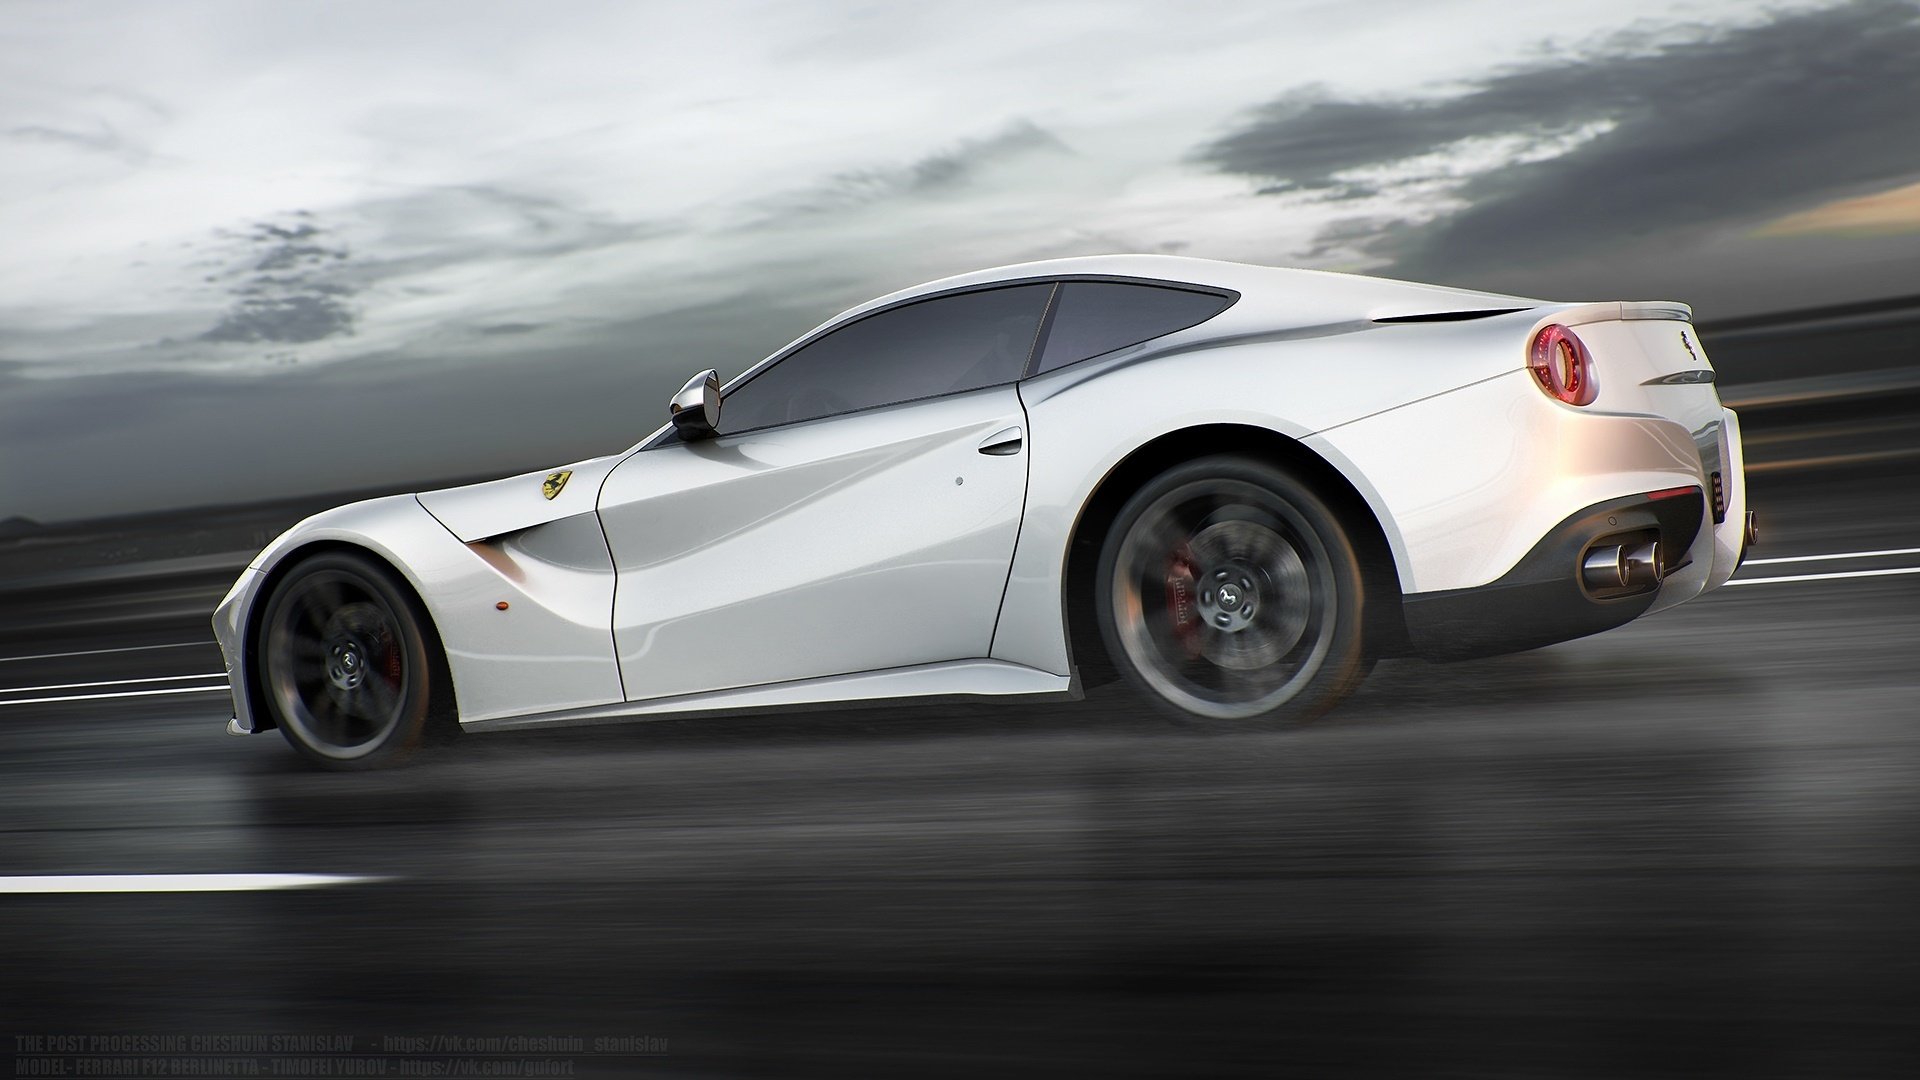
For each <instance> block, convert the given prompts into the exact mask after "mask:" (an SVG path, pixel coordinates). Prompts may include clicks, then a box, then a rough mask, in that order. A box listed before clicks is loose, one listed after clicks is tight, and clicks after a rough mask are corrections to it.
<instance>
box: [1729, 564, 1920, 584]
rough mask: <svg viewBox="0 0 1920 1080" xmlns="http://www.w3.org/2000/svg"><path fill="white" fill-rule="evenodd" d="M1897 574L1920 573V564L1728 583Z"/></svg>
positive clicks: (1775, 582) (1832, 579)
mask: <svg viewBox="0 0 1920 1080" xmlns="http://www.w3.org/2000/svg"><path fill="white" fill-rule="evenodd" d="M1896 574H1920V566H1896V567H1893V568H1891V569H1887V570H1845V571H1841V572H1840V573H1837V574H1789V575H1788V576H1786V577H1752V578H1734V579H1733V580H1732V581H1729V582H1727V584H1728V585H1778V584H1780V583H1781V582H1783V581H1836V580H1838V579H1840V578H1864V577H1892V576H1894V575H1896Z"/></svg>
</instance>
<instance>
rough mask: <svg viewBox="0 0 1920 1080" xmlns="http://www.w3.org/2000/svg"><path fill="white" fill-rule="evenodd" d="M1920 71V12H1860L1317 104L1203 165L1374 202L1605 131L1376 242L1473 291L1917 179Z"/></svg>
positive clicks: (1262, 119)
mask: <svg viewBox="0 0 1920 1080" xmlns="http://www.w3.org/2000/svg"><path fill="white" fill-rule="evenodd" d="M1916 57H1920V7H1916V5H1914V4H1912V3H1909V2H1897V0H1856V2H1852V3H1846V4H1842V5H1839V6H1835V7H1829V8H1824V9H1819V10H1814V11H1802V12H1797V13H1788V14H1779V15H1776V16H1774V17H1773V18H1771V19H1770V20H1769V21H1766V22H1763V23H1760V24H1757V25H1752V26H1748V27H1742V28H1734V29H1722V30H1709V29H1693V30H1691V31H1689V32H1687V33H1685V34H1683V35H1681V36H1679V37H1677V38H1676V37H1675V36H1674V35H1673V34H1671V33H1669V34H1666V35H1663V37H1662V39H1661V40H1658V41H1657V42H1653V41H1649V40H1647V35H1646V34H1644V33H1628V34H1622V35H1619V36H1616V37H1614V38H1612V39H1609V40H1608V41H1606V42H1604V43H1602V44H1601V46H1600V47H1599V48H1597V49H1596V50H1595V51H1594V54H1593V55H1587V56H1580V57H1577V58H1572V57H1568V56H1565V55H1553V56H1551V57H1549V58H1548V59H1547V60H1546V61H1545V62H1542V63H1539V64H1536V65H1529V66H1523V67H1518V68H1514V69H1510V70H1506V71H1502V72H1498V73H1496V74H1492V75H1489V76H1486V77H1485V78H1482V79H1480V80H1478V81H1477V82H1476V83H1474V84H1472V85H1471V87H1470V88H1469V89H1468V91H1467V92H1465V93H1463V94H1459V95H1457V96H1453V97H1447V98H1442V99H1438V100H1427V99H1418V100H1417V99H1404V100H1394V101H1342V100H1337V99H1334V98H1332V97H1330V96H1329V95H1327V94H1326V93H1325V92H1324V91H1306V92H1298V93H1295V94H1292V95H1289V96H1287V97H1284V98H1282V99H1279V100H1276V101H1274V102H1271V103H1269V104H1268V105H1266V106H1263V107H1262V108H1260V109H1258V110H1257V111H1256V112H1255V113H1254V114H1253V115H1252V117H1251V118H1250V119H1249V121H1248V122H1247V123H1246V124H1245V125H1244V126H1243V127H1241V129H1240V130H1238V131H1235V132H1233V133H1232V134H1229V135H1227V136H1226V137H1224V138H1222V139H1220V140H1218V141H1216V142H1214V143H1212V144H1210V145H1208V146H1206V147H1204V148H1202V149H1201V151H1200V152H1199V154H1198V157H1199V159H1200V160H1201V161H1203V162H1205V163H1208V164H1211V165H1213V166H1215V167H1216V168H1219V169H1221V170H1223V171H1226V172H1231V173H1240V174H1245V175H1250V176H1254V177H1258V178H1261V179H1263V180H1266V181H1269V182H1270V185H1271V186H1270V187H1269V188H1268V190H1270V191H1282V190H1294V191H1304V192H1309V193H1315V194H1318V195H1320V196H1323V197H1328V198H1332V197H1351V196H1356V195H1364V194H1366V193H1365V192H1364V191H1355V190H1354V186H1355V185H1354V184H1353V183H1352V182H1351V177H1345V176H1343V174H1348V173H1350V172H1351V171H1353V170H1367V169H1372V168H1379V167H1385V166H1391V165H1394V164H1395V163H1406V162H1408V161H1409V159H1415V158H1418V157H1419V156H1421V155H1424V154H1431V153H1437V152H1441V151H1444V150H1445V149H1446V148H1448V147H1450V146H1453V145H1454V144H1457V143H1459V142H1460V141H1461V140H1466V139H1474V138H1499V137H1510V138H1514V139H1517V140H1521V141H1531V142H1533V143H1534V144H1536V145H1537V144H1539V143H1540V142H1542V141H1546V140H1551V139H1553V138H1555V137H1565V136H1567V135H1568V134H1569V133H1572V132H1577V131H1580V130H1581V129H1582V128H1585V129H1586V137H1585V138H1584V141H1581V140H1579V139H1573V140H1569V141H1570V142H1571V143H1572V146H1571V149H1568V150H1566V151H1565V152H1564V153H1559V154H1557V155H1553V156H1545V159H1544V160H1534V161H1526V160H1524V159H1523V160H1519V161H1515V162H1513V163H1510V164H1507V165H1505V166H1503V167H1499V168H1495V169H1492V170H1490V171H1487V172H1482V173H1479V174H1477V175H1474V176H1472V177H1471V178H1469V179H1467V180H1465V182H1464V183H1463V184H1462V185H1461V186H1459V187H1458V188H1457V190H1456V191H1455V194H1456V195H1457V196H1458V197H1459V198H1460V199H1461V200H1462V201H1463V202H1464V204H1465V209H1462V210H1458V211H1457V212H1453V213H1448V214H1443V215H1442V216H1440V217H1439V218H1438V219H1436V220H1433V221H1431V222H1429V223H1427V224H1425V225H1422V226H1414V227H1407V228H1401V229H1397V230H1394V231H1391V232H1387V231H1382V232H1379V233H1377V234H1376V235H1375V236H1374V238H1373V239H1372V240H1371V241H1370V242H1368V243H1364V244H1363V245H1362V250H1364V251H1367V252H1368V253H1369V254H1373V255H1382V256H1387V257H1388V258H1390V259H1392V261H1393V262H1394V264H1395V269H1396V270H1398V271H1401V272H1406V273H1416V274H1429V273H1452V274H1454V275H1455V276H1458V275H1459V274H1460V273H1471V272H1473V270H1474V269H1476V268H1496V267H1503V266H1512V265H1514V264H1515V262H1516V261H1519V262H1525V261H1530V260H1534V259H1538V258H1540V257H1542V256H1547V255H1551V256H1552V257H1554V258H1564V253H1569V252H1572V253H1579V254H1580V255H1582V256H1584V255H1585V254H1586V253H1588V252H1591V251H1594V250H1596V249H1604V248H1608V247H1617V246H1620V245H1622V244H1631V243H1634V242H1636V241H1639V240H1644V239H1647V238H1652V237H1655V236H1660V235H1668V236H1670V237H1671V238H1673V239H1676V240H1684V239H1685V237H1686V236H1688V235H1695V236H1698V235H1701V234H1702V233H1703V232H1705V231H1708V230H1711V229H1713V228H1715V227H1719V228H1725V227H1728V226H1744V225H1746V224H1750V223H1752V222H1755V221H1758V220H1764V219H1766V218H1768V217H1771V216H1774V215H1778V214H1781V213H1784V212H1787V211H1790V210H1793V209H1798V208H1801V207H1804V206H1806V205H1808V204H1809V203H1811V202H1814V201H1818V200H1820V199H1823V198H1827V197H1833V196H1837V195H1839V194H1843V193H1848V192H1851V191H1856V190H1859V189H1861V188H1862V187H1863V186H1869V185H1874V184H1884V183H1891V182H1895V181H1899V180H1902V179H1906V178H1910V177H1912V176H1913V175H1915V174H1916V173H1920V129H1916V127H1915V123H1916V121H1915V117H1917V116H1920V62H1917V61H1916ZM1607 125H1610V127H1608V126H1607ZM1595 132H1597V134H1596V133H1595ZM1339 228H1341V227H1339V226H1337V227H1336V229H1339ZM1344 228H1345V232H1346V233H1347V235H1348V236H1352V235H1354V234H1355V233H1357V232H1361V231H1364V230H1358V229H1355V228H1354V227H1352V225H1350V224H1349V225H1347V226H1345V227H1344ZM1323 239H1324V240H1334V239H1339V237H1332V236H1329V237H1325V238H1323Z"/></svg>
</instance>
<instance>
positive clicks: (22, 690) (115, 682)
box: [0, 671, 227, 694]
mask: <svg viewBox="0 0 1920 1080" xmlns="http://www.w3.org/2000/svg"><path fill="white" fill-rule="evenodd" d="M226 677H227V676H226V674H225V673H224V672H219V671H216V672H213V673H212V674H209V675H155V676H154V677H153V678H150V679H108V680H106V681H104V682H70V683H51V684H49V685H46V686H7V687H0V694H26V693H31V692H33V691H35V690H85V689H87V688H89V687H94V686H132V685H134V684H136V683H150V682H186V681H188V680H189V679H224V678H226Z"/></svg>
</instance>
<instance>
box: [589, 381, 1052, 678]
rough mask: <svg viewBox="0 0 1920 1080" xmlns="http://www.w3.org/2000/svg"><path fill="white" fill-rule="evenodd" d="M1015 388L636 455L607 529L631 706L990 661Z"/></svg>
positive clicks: (1006, 551) (1009, 518)
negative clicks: (1000, 443) (1003, 444)
mask: <svg viewBox="0 0 1920 1080" xmlns="http://www.w3.org/2000/svg"><path fill="white" fill-rule="evenodd" d="M1025 424H1026V417H1025V414H1024V413H1023V412H1022V410H1021V408H1020V398H1019V395H1018V394H1017V393H1016V392H1015V391H1014V388H1013V387H1011V386H1001V387H994V388H991V389H987V390H978V391H974V392H972V393H968V394H960V395H955V396H952V397H943V398H935V399H931V400H927V401H918V402H908V403H905V404H901V405H894V406H889V407H886V408H881V409H873V410H869V411H866V412H861V413H855V414H852V415H849V416H842V417H837V418H833V419H828V420H819V421H812V422H808V423H800V424H791V425H786V426H781V427H775V428H768V429H765V430H761V431H752V432H744V433H741V434H738V435H722V436H720V437H719V438H715V439H709V440H704V441H701V442H694V443H682V442H669V443H667V444H665V445H663V446H660V447H658V448H655V449H651V450H645V451H642V452H640V453H637V454H634V455H633V456H632V457H630V458H628V459H627V460H626V461H625V462H623V463H622V464H621V465H620V467H619V468H617V469H615V470H614V471H613V472H612V474H611V475H610V476H608V478H607V483H606V490H605V493H604V495H603V497H602V500H601V508H600V514H601V519H602V520H603V521H604V523H605V525H606V530H607V537H608V541H609V543H610V544H611V546H612V549H613V554H614V560H615V563H616V565H617V567H618V572H619V589H618V593H617V595H616V596H615V599H614V607H613V610H614V636H615V638H616V640H617V642H618V647H619V655H620V665H621V670H622V672H623V674H624V676H625V679H626V686H627V694H628V696H629V697H630V698H632V699H635V700H640V699H646V698H656V697H668V696H677V695H684V694H690V693H695V692H699V691H705V690H717V689H726V688H731V687H739V686H751V685H756V684H762V683H774V682H785V681H790V680H795V679H809V678H816V677H820V676H827V675H840V674H845V673H848V672H858V671H870V670H875V669H880V668H891V667H900V666H906V665H912V664H924V663H931V662H936V661H946V660H960V659H966V658H970V657H984V656H985V655H987V652H988V648H989V646H990V645H991V643H992V640H993V624H994V620H995V618H996V616H997V614H998V612H999V608H1000V596H1001V592H1002V591H1003V589H1004V587H1005V584H1006V579H1007V565H1008V563H1009V562H1010V561H1011V559H1012V556H1013V544H1014V536H1015V534H1016V533H1017V532H1018V531H1019V528H1020V507H1021V501H1022V499H1023V497H1024V495H1025V489H1026V481H1027V458H1026V453H1025V451H1024V449H1022V450H1021V451H1020V452H1018V453H1015V454H1011V455H1004V456H996V455H990V454H983V453H981V452H980V446H981V444H982V443H983V442H985V441H987V440H989V439H991V438H992V437H993V436H995V435H996V434H997V433H1000V432H1003V431H1005V430H1007V429H1009V428H1015V429H1019V428H1024V426H1025Z"/></svg>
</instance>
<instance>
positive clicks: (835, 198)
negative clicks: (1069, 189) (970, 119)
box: [774, 120, 1073, 213]
mask: <svg viewBox="0 0 1920 1080" xmlns="http://www.w3.org/2000/svg"><path fill="white" fill-rule="evenodd" d="M1071 153H1073V151H1072V149H1071V148H1069V147H1068V146H1067V144H1066V143H1064V142H1062V141H1060V139H1059V138H1058V137H1056V136H1055V135H1054V134H1053V133H1052V132H1049V131H1047V130H1046V129H1045V128H1042V127H1040V126H1039V125H1037V124H1035V123H1033V122H1031V121H1028V120H1017V121H1015V122H1013V123H1011V124H1009V125H1007V126H1006V127H1004V128H1002V129H1001V130H999V131H997V132H995V133H994V134H992V135H989V136H986V137H984V138H977V139H963V140H961V141H960V142H959V143H956V144H955V145H954V146H952V147H951V148H949V149H945V150H940V151H937V152H935V153H932V154H928V155H927V156H925V157H922V158H920V159H919V160H917V161H912V162H909V163H907V164H906V165H902V166H896V167H890V168H873V169H855V170H849V171H847V172H842V173H839V174H836V175H835V176H834V177H833V178H832V179H831V180H829V181H828V182H827V183H825V184H823V185H821V186H819V187H817V188H815V189H813V190H810V191H806V192H802V193H799V194H796V195H789V196H785V197H782V198H779V199H776V200H774V203H775V204H776V206H775V208H776V209H777V210H778V211H780V212H781V213H810V212H826V211H833V210H842V209H847V208H849V207H853V206H859V205H863V204H866V203H872V202H879V201H882V200H886V199H891V198H896V197H900V196H926V195H940V194H945V193H948V192H953V191H958V190H960V189H962V188H964V187H966V186H967V185H968V184H970V183H972V182H974V181H976V180H978V179H980V177H981V176H982V174H983V173H985V172H987V171H988V170H990V169H993V168H995V167H998V166H1001V165H1006V164H1010V163H1014V162H1018V161H1021V160H1026V159H1030V158H1033V157H1036V156H1052V155H1068V154H1071Z"/></svg>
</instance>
